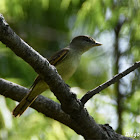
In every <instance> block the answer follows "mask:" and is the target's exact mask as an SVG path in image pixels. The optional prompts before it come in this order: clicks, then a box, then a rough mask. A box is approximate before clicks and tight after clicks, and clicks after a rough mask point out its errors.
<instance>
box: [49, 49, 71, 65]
mask: <svg viewBox="0 0 140 140" xmlns="http://www.w3.org/2000/svg"><path fill="white" fill-rule="evenodd" d="M68 52H69V48H64V49H62V50H60V51H59V52H57V53H56V54H54V55H53V56H52V57H51V58H50V59H49V62H50V64H51V65H54V66H56V65H57V64H58V63H59V62H60V61H62V60H63V59H64V58H65V57H66V56H67V53H68Z"/></svg>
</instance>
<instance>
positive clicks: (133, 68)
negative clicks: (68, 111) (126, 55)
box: [81, 61, 140, 105]
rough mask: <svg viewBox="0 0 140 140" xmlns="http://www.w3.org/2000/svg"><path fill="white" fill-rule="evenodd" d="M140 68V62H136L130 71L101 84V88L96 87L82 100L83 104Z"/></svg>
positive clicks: (127, 70)
mask: <svg viewBox="0 0 140 140" xmlns="http://www.w3.org/2000/svg"><path fill="white" fill-rule="evenodd" d="M139 67H140V61H139V62H136V63H135V64H133V65H132V66H131V67H129V68H128V69H126V70H125V71H123V72H121V73H119V74H117V75H115V76H114V77H113V78H112V79H110V80H108V81H107V82H105V83H103V84H101V85H100V86H98V87H96V88H95V89H93V90H90V91H88V92H87V93H86V94H85V95H84V96H83V97H82V98H81V102H82V104H83V105H84V104H85V103H86V102H87V101H88V100H89V99H90V98H92V97H93V96H94V95H96V94H98V93H99V92H100V91H102V90H103V89H105V88H107V87H109V86H110V85H112V84H114V83H116V82H117V81H119V80H120V79H121V78H123V77H124V76H126V75H127V74H129V73H130V72H132V71H134V70H135V69H137V68H139Z"/></svg>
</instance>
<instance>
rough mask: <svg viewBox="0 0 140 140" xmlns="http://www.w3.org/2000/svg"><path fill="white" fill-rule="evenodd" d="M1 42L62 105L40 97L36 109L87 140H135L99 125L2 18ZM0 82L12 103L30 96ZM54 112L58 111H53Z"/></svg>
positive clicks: (2, 90)
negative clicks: (42, 82)
mask: <svg viewBox="0 0 140 140" xmlns="http://www.w3.org/2000/svg"><path fill="white" fill-rule="evenodd" d="M0 41H1V42H3V43H4V44H5V45H6V46H7V47H9V48H10V49H11V50H12V51H13V52H14V53H15V54H16V55H17V56H19V57H21V58H22V59H23V60H24V61H26V62H27V63H28V64H29V65H31V66H32V67H33V69H34V70H35V71H36V72H37V73H38V74H40V76H42V78H44V80H45V82H46V83H47V84H48V85H49V87H50V89H51V91H52V92H53V93H54V95H55V96H56V97H57V99H58V100H59V101H60V103H61V106H60V105H59V104H57V103H55V102H53V101H52V100H50V99H47V98H45V97H42V96H41V95H40V96H39V97H38V99H37V100H36V101H35V102H34V103H33V105H32V107H34V108H35V109H36V110H38V111H39V112H42V113H43V114H45V115H46V116H48V117H51V118H53V119H56V120H58V121H60V122H62V123H64V124H66V125H67V126H68V127H70V128H71V129H73V130H74V131H75V132H76V133H78V134H80V135H82V136H83V137H84V138H85V139H86V140H105V139H112V140H115V139H116V140H118V139H120V140H121V139H126V140H130V139H131V138H127V137H124V136H122V135H119V134H117V133H115V132H114V131H113V129H112V128H111V127H110V126H109V125H99V124H97V123H96V122H95V121H94V119H93V118H92V117H91V116H90V115H89V114H88V112H87V110H86V109H85V108H84V107H83V104H82V103H81V101H80V100H78V99H77V98H76V95H75V94H74V93H72V92H71V91H70V89H69V87H68V86H67V85H66V84H65V83H64V81H63V80H62V79H61V77H60V76H59V75H58V73H57V71H56V69H55V68H54V67H53V66H51V65H50V64H49V62H48V61H47V60H46V59H45V58H44V57H42V56H41V55H40V54H39V53H37V52H36V51H35V50H33V49H32V48H31V47H30V46H29V45H28V44H27V43H25V42H24V41H23V40H22V39H21V38H20V37H18V36H17V35H16V33H15V32H13V30H12V29H11V28H10V27H9V25H8V24H7V23H6V22H5V20H4V18H3V16H2V15H0ZM0 82H1V83H0V94H2V95H4V96H6V97H9V98H11V99H14V100H18V101H20V100H21V98H22V97H23V96H24V95H25V94H26V93H27V92H28V89H26V88H23V87H21V86H18V85H15V84H13V83H9V82H7V81H5V80H2V79H1V80H0ZM19 94H21V96H19ZM50 104H51V105H50ZM61 108H62V109H61ZM53 109H54V111H52V110H53ZM62 110H63V111H62ZM56 114H58V115H56Z"/></svg>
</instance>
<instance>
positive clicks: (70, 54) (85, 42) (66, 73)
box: [13, 36, 101, 117]
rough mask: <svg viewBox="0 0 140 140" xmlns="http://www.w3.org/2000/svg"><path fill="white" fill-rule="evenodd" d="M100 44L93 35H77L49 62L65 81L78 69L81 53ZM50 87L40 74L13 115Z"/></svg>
mask: <svg viewBox="0 0 140 140" xmlns="http://www.w3.org/2000/svg"><path fill="white" fill-rule="evenodd" d="M100 45H101V43H99V42H97V41H95V40H94V39H93V38H91V37H88V36H77V37H75V38H74V39H72V41H71V42H70V44H69V46H68V47H66V48H64V49H62V50H60V51H59V52H57V53H56V54H55V55H53V56H52V57H51V58H50V60H49V62H50V64H51V65H54V66H55V67H56V69H57V71H58V73H59V74H60V75H61V77H62V79H63V80H64V81H65V80H68V79H69V78H70V77H71V76H72V75H73V73H74V72H75V71H76V69H77V67H78V66H79V63H80V58H81V55H82V54H83V53H84V52H86V51H88V50H89V49H90V48H92V47H95V46H100ZM48 88H49V86H48V85H47V83H46V82H45V81H44V80H43V79H42V78H41V77H40V76H38V77H37V78H36V79H35V81H34V83H33V85H32V86H31V89H30V92H29V93H28V94H27V95H26V96H25V97H24V98H23V99H22V100H21V102H20V103H19V104H18V105H17V106H16V108H15V109H14V110H13V115H14V116H15V117H16V116H20V115H21V114H22V113H23V112H24V111H25V110H26V109H27V108H28V107H29V106H30V105H31V104H32V103H33V102H34V100H35V99H36V98H37V96H38V95H39V94H41V93H42V92H43V91H45V90H46V89H48Z"/></svg>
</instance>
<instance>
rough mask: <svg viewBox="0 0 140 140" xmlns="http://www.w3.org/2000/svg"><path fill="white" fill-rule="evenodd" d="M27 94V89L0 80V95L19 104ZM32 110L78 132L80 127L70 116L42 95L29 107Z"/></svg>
mask: <svg viewBox="0 0 140 140" xmlns="http://www.w3.org/2000/svg"><path fill="white" fill-rule="evenodd" d="M28 92H29V89H27V88H24V87H22V86H20V85H17V84H15V83H12V82H9V81H6V80H4V79H2V78H0V94H1V95H3V96H5V97H8V98H10V99H13V100H15V101H18V102H20V101H21V99H22V98H23V97H24V96H25V95H26V94H27V93H28ZM31 107H32V108H34V109H35V110H37V111H38V112H41V113H42V114H44V115H45V116H47V117H50V118H52V119H54V120H57V121H59V122H61V123H63V124H65V125H67V126H69V127H70V128H72V129H74V130H76V131H77V132H79V131H80V127H77V125H75V123H73V120H72V119H71V118H70V116H69V115H68V114H66V113H64V112H63V110H62V109H61V106H60V104H58V103H56V102H54V101H52V100H51V99H48V98H46V97H44V96H42V95H39V96H38V97H37V99H36V100H35V101H34V103H33V104H32V105H31Z"/></svg>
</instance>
